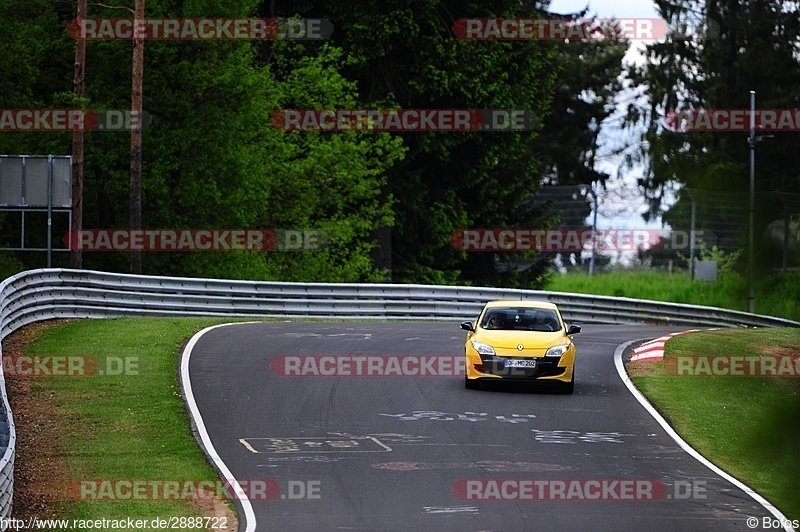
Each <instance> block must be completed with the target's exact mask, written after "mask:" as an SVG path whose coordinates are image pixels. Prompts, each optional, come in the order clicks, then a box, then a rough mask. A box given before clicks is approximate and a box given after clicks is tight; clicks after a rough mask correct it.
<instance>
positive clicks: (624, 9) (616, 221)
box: [549, 0, 662, 262]
mask: <svg viewBox="0 0 800 532" xmlns="http://www.w3.org/2000/svg"><path fill="white" fill-rule="evenodd" d="M587 6H588V8H589V10H588V13H587V15H589V16H597V17H599V18H660V17H659V16H658V12H657V10H656V6H655V3H653V2H652V1H650V0H642V1H630V0H628V1H626V0H591V1H587V0H553V1H552V2H551V3H550V8H549V9H550V11H551V12H554V13H574V12H577V11H581V10H582V9H584V8H586V7H587ZM644 44H646V43H645V42H644V41H633V42H632V43H631V47H630V48H629V50H628V53H627V54H626V55H625V59H624V61H625V62H626V63H639V64H641V63H642V62H643V61H644V57H643V55H642V54H641V53H640V51H639V50H640V49H641V48H643V46H644ZM624 99H626V97H625V94H622V95H621V97H620V100H624ZM623 112H624V105H620V106H619V107H618V110H617V112H616V113H614V116H612V117H611V118H610V119H609V120H607V121H606V122H604V124H603V130H602V131H601V134H600V138H599V139H598V140H599V143H600V144H601V146H603V145H619V144H620V143H622V142H623V139H624V138H625V137H627V135H623V133H622V132H621V131H620V130H619V129H618V124H619V123H620V121H621V119H620V117H621V115H622V114H623ZM598 155H600V156H601V157H599V161H598V162H597V163H596V169H597V170H598V171H603V172H606V173H608V174H609V175H610V176H611V178H610V179H609V180H608V181H607V183H606V186H607V192H605V193H602V192H601V194H600V196H601V200H602V203H601V204H600V208H599V209H598V219H597V227H598V229H619V228H637V229H639V228H642V229H644V228H648V229H662V227H661V220H660V219H656V220H652V221H651V222H649V223H646V222H645V221H644V220H643V219H642V217H641V212H642V211H643V210H645V202H644V197H643V195H642V193H641V191H640V190H639V189H638V187H637V185H636V178H637V177H639V176H641V174H642V169H641V168H633V169H631V170H629V171H628V172H626V174H625V175H624V176H621V177H620V176H618V171H617V169H618V167H619V165H620V162H621V158H618V157H617V158H614V157H605V158H604V157H602V155H603V150H602V148H601V149H600V153H599V154H598ZM591 221H592V218H591V215H590V217H589V218H588V219H587V222H588V223H590V224H591ZM628 259H630V257H625V258H623V259H622V260H623V262H628Z"/></svg>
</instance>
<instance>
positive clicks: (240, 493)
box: [181, 322, 260, 532]
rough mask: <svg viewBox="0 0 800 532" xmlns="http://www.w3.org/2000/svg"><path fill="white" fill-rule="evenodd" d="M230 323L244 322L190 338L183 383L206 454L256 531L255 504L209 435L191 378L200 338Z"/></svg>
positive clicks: (250, 530)
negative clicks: (194, 355) (195, 347)
mask: <svg viewBox="0 0 800 532" xmlns="http://www.w3.org/2000/svg"><path fill="white" fill-rule="evenodd" d="M243 323H260V322H243ZM228 325H242V323H223V324H221V325H214V326H211V327H206V328H205V329H203V330H201V331H200V332H198V333H197V334H195V335H194V336H192V338H191V339H190V340H189V343H187V344H186V348H185V349H184V350H183V354H182V355H181V383H182V384H183V394H184V397H185V400H186V405H187V406H188V407H189V414H190V415H191V417H192V421H193V422H194V424H195V427H196V429H197V434H198V435H199V436H200V440H201V442H202V444H203V449H204V450H205V453H206V455H207V456H208V457H209V458H210V459H211V460H213V462H214V465H216V466H217V469H218V470H219V472H220V474H221V475H222V476H223V478H224V479H225V481H227V482H228V483H229V484H230V486H231V488H233V492H234V493H235V494H236V497H237V498H238V499H239V502H240V503H241V504H242V510H243V511H244V521H245V532H254V531H255V529H256V515H255V513H253V506H252V505H251V504H250V499H248V498H247V495H246V494H245V491H244V490H243V489H242V487H241V485H240V484H239V481H238V480H236V479H235V478H234V476H233V473H231V471H230V469H228V466H226V465H225V462H223V461H222V458H220V456H219V454H218V453H217V450H216V449H215V448H214V445H213V444H212V443H211V438H209V437H208V431H207V430H206V425H205V423H204V422H203V417H202V416H201V415H200V410H198V408H197V403H196V402H195V400H194V393H193V392H192V382H191V380H190V379H189V359H190V358H191V356H192V349H194V346H195V345H196V344H197V342H198V341H199V340H200V338H201V337H202V336H203V335H204V334H205V333H207V332H209V331H212V330H214V329H217V328H219V327H226V326H228Z"/></svg>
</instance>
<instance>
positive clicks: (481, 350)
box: [472, 342, 495, 356]
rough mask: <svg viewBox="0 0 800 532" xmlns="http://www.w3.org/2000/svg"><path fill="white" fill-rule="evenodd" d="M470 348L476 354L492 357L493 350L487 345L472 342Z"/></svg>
mask: <svg viewBox="0 0 800 532" xmlns="http://www.w3.org/2000/svg"><path fill="white" fill-rule="evenodd" d="M472 348H473V349H474V350H475V351H477V352H478V354H479V355H492V356H494V354H495V353H494V348H493V347H492V346H490V345H488V344H482V343H481V342H472Z"/></svg>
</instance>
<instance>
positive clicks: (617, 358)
mask: <svg viewBox="0 0 800 532" xmlns="http://www.w3.org/2000/svg"><path fill="white" fill-rule="evenodd" d="M641 341H642V340H641V339H639V340H631V341H630V342H625V343H624V344H621V345H619V346H617V349H616V351H614V365H615V366H616V368H617V373H619V377H620V379H622V382H623V383H624V384H625V386H627V388H628V391H630V392H631V394H632V395H633V397H634V398H635V399H636V400H637V401H639V404H641V405H642V406H643V407H644V409H645V410H647V412H648V413H649V414H650V415H651V416H653V419H655V420H656V421H657V422H658V424H659V425H661V428H663V429H664V430H665V431H666V433H667V434H668V435H669V436H670V438H672V439H673V440H675V443H677V444H678V445H680V447H681V449H683V450H684V451H686V452H687V453H689V455H691V456H692V457H693V458H694V459H695V460H697V461H698V462H700V463H701V464H703V465H704V466H706V467H707V468H709V469H710V470H711V471H713V472H714V473H716V474H717V475H719V476H721V477H722V478H724V479H725V480H727V481H728V482H730V483H731V484H733V485H734V486H736V487H738V488H739V489H741V490H742V491H744V492H745V493H747V494H748V495H750V497H752V498H753V499H755V501H756V502H757V503H758V504H760V505H761V506H763V507H764V508H765V509H766V510H767V511H768V512H769V513H771V514H772V515H774V516H775V518H776V519H779V520H781V522H782V523H786V527H785V528H784V530H785V531H786V532H794V528H792V527H791V526H790V521H789V519H788V518H787V517H786V516H785V515H783V514H782V513H781V511H780V510H778V509H777V508H775V507H774V506H773V505H772V504H770V503H769V501H767V500H766V499H765V498H764V497H762V496H761V495H759V494H758V493H756V492H755V491H754V490H753V489H751V488H750V487H748V486H747V485H746V484H744V483H743V482H741V481H739V480H737V479H735V478H734V477H732V476H730V475H729V474H728V473H726V472H725V471H723V470H722V469H720V468H719V467H717V466H715V465H714V464H712V463H711V462H709V461H708V459H706V458H705V457H704V456H703V455H702V454H700V453H698V452H697V451H696V450H695V449H694V448H693V447H692V446H691V445H689V444H688V443H686V441H685V440H684V439H683V438H681V437H680V436H679V435H678V433H677V432H675V431H674V430H673V429H672V427H670V425H669V423H667V420H665V419H664V418H663V417H661V414H659V413H658V411H657V410H656V409H655V408H653V405H651V404H650V401H648V400H647V398H646V397H645V396H644V395H642V393H641V392H640V391H639V390H638V389H637V388H636V386H634V385H633V382H632V381H631V379H630V377H629V376H628V372H627V371H625V364H624V363H623V362H622V353H624V352H625V349H626V348H627V347H628V346H629V345H631V344H635V343H636V342H641ZM759 522H760V521H759Z"/></svg>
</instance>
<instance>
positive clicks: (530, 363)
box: [503, 358, 536, 368]
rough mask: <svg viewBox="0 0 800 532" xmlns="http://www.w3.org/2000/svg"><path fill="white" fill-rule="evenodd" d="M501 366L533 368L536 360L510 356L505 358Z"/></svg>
mask: <svg viewBox="0 0 800 532" xmlns="http://www.w3.org/2000/svg"><path fill="white" fill-rule="evenodd" d="M503 366H505V367H507V368H535V367H536V361H535V360H514V359H511V358H507V359H506V361H505V362H504V363H503Z"/></svg>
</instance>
